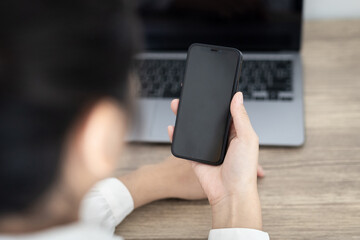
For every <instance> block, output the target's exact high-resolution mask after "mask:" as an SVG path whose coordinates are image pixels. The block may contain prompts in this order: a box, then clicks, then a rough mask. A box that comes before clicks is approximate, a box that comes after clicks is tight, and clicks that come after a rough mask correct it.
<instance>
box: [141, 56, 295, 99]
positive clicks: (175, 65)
mask: <svg viewBox="0 0 360 240" xmlns="http://www.w3.org/2000/svg"><path fill="white" fill-rule="evenodd" d="M185 65H186V61H185V60H153V59H151V60H150V59H149V60H136V61H135V68H136V69H137V71H138V74H139V78H140V83H141V89H140V96H141V97H147V98H179V97H180V91H181V83H182V81H183V79H184V72H185ZM291 76H292V61H289V60H271V61H269V60H261V61H258V60H246V61H244V62H243V68H242V73H241V77H240V85H239V90H240V91H242V92H243V95H244V99H246V100H249V99H251V100H259V101H261V100H282V101H290V100H292V98H293V94H292V90H293V89H292V78H291Z"/></svg>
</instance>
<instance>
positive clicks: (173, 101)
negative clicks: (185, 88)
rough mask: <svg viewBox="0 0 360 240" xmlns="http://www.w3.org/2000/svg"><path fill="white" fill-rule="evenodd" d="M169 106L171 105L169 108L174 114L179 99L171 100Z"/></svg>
mask: <svg viewBox="0 0 360 240" xmlns="http://www.w3.org/2000/svg"><path fill="white" fill-rule="evenodd" d="M170 107H171V110H172V111H173V113H174V114H175V115H176V114H177V111H178V107H179V99H174V100H172V101H171V104H170Z"/></svg>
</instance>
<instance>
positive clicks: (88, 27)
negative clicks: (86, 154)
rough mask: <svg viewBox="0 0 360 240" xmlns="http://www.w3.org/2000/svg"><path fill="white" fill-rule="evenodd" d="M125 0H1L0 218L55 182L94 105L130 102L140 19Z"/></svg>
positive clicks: (22, 207) (27, 203)
mask: <svg viewBox="0 0 360 240" xmlns="http://www.w3.org/2000/svg"><path fill="white" fill-rule="evenodd" d="M131 2H132V1H131V0H129V1H121V0H107V1H103V0H72V1H64V0H51V1H48V0H1V3H0V31H1V32H0V191H1V195H2V196H1V197H0V215H4V214H7V213H16V212H22V211H26V210H27V209H29V208H30V207H31V206H32V205H33V204H34V203H35V202H36V201H37V200H38V199H39V198H40V197H41V196H42V195H43V194H45V193H46V191H47V190H49V189H50V188H51V186H52V184H54V182H55V181H56V179H57V176H58V171H59V168H60V166H61V153H62V148H63V142H64V138H65V134H66V132H67V131H68V130H69V128H70V126H71V125H72V124H73V122H74V121H75V119H76V118H77V117H78V115H79V113H80V112H81V111H82V110H83V109H84V108H85V107H86V106H87V104H89V102H91V101H95V100H96V99H99V98H102V97H111V98H113V99H116V100H118V102H119V103H120V104H122V105H124V106H127V101H128V92H129V89H128V75H129V69H130V67H131V58H132V56H133V55H134V54H135V53H136V51H137V49H138V45H139V44H138V43H139V37H138V35H139V34H138V30H137V18H136V15H135V13H134V10H133V8H132V6H129V5H130V4H131Z"/></svg>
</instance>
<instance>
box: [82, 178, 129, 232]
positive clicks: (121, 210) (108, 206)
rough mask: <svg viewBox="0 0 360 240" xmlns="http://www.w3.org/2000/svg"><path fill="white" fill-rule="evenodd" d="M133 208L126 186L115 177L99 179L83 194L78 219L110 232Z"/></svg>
mask: <svg viewBox="0 0 360 240" xmlns="http://www.w3.org/2000/svg"><path fill="white" fill-rule="evenodd" d="M132 210H134V201H133V199H132V197H131V194H130V192H129V190H128V189H127V188H126V186H125V185H124V184H123V183H122V182H121V181H120V180H118V179H116V178H108V179H105V180H102V181H100V182H99V183H97V184H96V185H95V187H93V188H92V189H91V190H90V192H89V193H88V194H87V195H86V196H85V198H84V200H83V201H82V204H81V207H80V220H82V221H85V222H87V223H91V224H96V225H100V226H101V227H104V228H106V229H108V230H110V231H112V232H114V231H115V227H116V226H117V225H118V224H119V223H120V222H121V221H122V220H124V218H125V217H126V216H127V215H128V214H129V213H131V211H132Z"/></svg>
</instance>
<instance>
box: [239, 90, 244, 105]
mask: <svg viewBox="0 0 360 240" xmlns="http://www.w3.org/2000/svg"><path fill="white" fill-rule="evenodd" d="M238 95H239V96H238V98H239V102H240V103H241V104H243V103H244V96H243V94H242V92H238Z"/></svg>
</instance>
